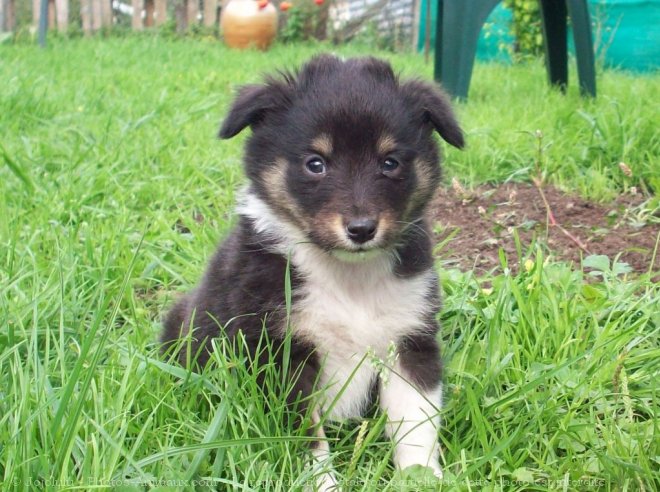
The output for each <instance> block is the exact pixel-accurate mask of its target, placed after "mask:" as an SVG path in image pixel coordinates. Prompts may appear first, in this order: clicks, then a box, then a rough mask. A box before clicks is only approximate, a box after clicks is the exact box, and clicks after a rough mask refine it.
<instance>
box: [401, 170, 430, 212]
mask: <svg viewBox="0 0 660 492" xmlns="http://www.w3.org/2000/svg"><path fill="white" fill-rule="evenodd" d="M413 167H414V169H415V176H416V177H417V187H416V189H415V191H414V192H413V194H412V196H411V197H410V201H409V202H408V207H407V210H406V217H409V216H410V213H411V212H412V210H413V209H414V208H417V207H419V206H420V205H423V204H424V202H428V201H430V199H431V196H432V195H433V191H434V190H433V174H432V172H431V170H430V169H429V165H428V163H426V162H424V161H423V160H422V159H420V158H417V159H415V160H414V161H413Z"/></svg>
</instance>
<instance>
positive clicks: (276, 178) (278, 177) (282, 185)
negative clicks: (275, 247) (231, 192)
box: [261, 157, 307, 230]
mask: <svg viewBox="0 0 660 492" xmlns="http://www.w3.org/2000/svg"><path fill="white" fill-rule="evenodd" d="M287 166H288V163H287V161H286V159H284V158H282V157H279V158H277V159H275V165H274V166H268V167H266V169H265V170H264V172H263V173H262V174H261V180H262V182H263V184H264V186H265V188H266V192H267V193H268V198H269V199H270V202H271V203H272V204H273V205H275V207H276V208H277V210H278V211H280V212H284V213H285V214H287V215H288V216H290V217H291V218H293V219H294V221H295V223H296V224H297V225H298V227H301V228H302V229H303V230H307V221H306V220H305V218H304V217H303V214H301V213H300V210H299V208H298V205H297V204H296V202H295V200H293V198H292V197H291V195H289V192H288V191H287V187H286V168H287Z"/></svg>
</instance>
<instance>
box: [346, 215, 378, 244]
mask: <svg viewBox="0 0 660 492" xmlns="http://www.w3.org/2000/svg"><path fill="white" fill-rule="evenodd" d="M377 226H378V222H376V221H375V220H373V219H366V218H360V219H353V220H351V221H350V222H349V223H348V225H347V226H346V232H347V233H348V237H349V239H350V240H351V241H353V242H354V243H358V244H362V243H366V242H367V241H369V240H370V239H373V238H374V236H375V235H376V227H377Z"/></svg>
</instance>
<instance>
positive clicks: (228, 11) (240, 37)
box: [220, 0, 277, 50]
mask: <svg viewBox="0 0 660 492" xmlns="http://www.w3.org/2000/svg"><path fill="white" fill-rule="evenodd" d="M220 29H221V30H222V33H223V36H224V39H225V43H226V44H227V46H229V47H230V48H240V49H243V48H249V47H250V46H254V47H256V48H259V49H261V50H265V49H267V48H268V47H269V46H270V44H271V43H272V42H273V39H275V35H276V34H277V10H275V7H274V6H273V4H272V3H270V2H269V3H268V4H266V6H265V7H263V8H260V7H259V2H257V1H255V0H230V2H229V3H228V4H227V5H226V6H225V7H224V8H223V9H222V12H221V14H220Z"/></svg>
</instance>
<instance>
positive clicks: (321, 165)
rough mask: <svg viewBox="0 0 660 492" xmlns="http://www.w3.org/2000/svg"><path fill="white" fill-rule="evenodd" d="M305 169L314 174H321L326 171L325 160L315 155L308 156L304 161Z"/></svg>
mask: <svg viewBox="0 0 660 492" xmlns="http://www.w3.org/2000/svg"><path fill="white" fill-rule="evenodd" d="M305 169H306V170H307V172H308V173H310V174H313V175H315V176H323V175H324V174H325V172H326V167H325V161H324V160H323V159H322V158H321V157H319V156H317V155H315V156H312V157H309V158H308V159H307V160H306V161H305Z"/></svg>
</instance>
